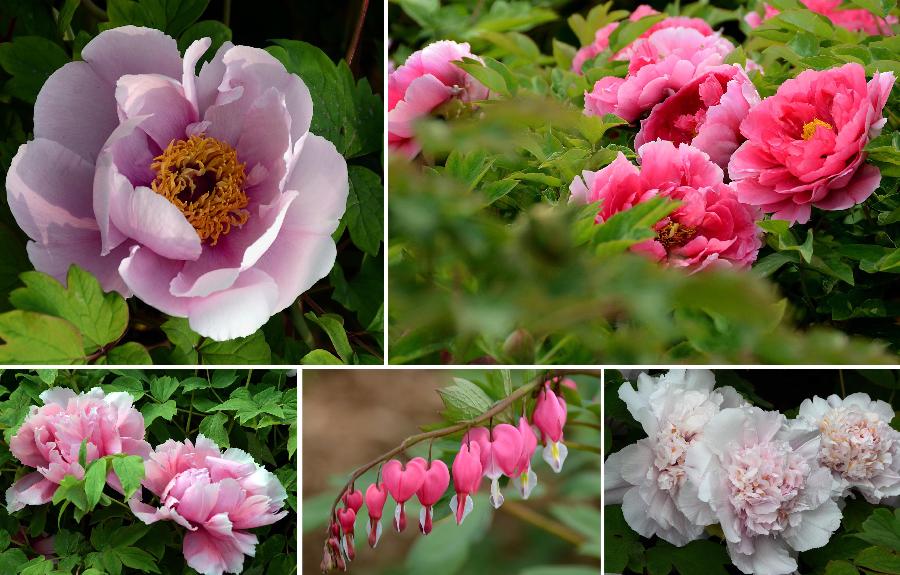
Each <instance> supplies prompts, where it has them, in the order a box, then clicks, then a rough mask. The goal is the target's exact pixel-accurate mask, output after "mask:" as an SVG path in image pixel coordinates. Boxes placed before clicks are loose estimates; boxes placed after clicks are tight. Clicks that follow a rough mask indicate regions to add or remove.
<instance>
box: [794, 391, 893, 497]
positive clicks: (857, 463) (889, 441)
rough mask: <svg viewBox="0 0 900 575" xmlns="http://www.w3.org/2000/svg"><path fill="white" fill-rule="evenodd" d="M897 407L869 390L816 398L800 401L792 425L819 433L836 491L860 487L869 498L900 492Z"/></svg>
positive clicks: (821, 457) (822, 456)
mask: <svg viewBox="0 0 900 575" xmlns="http://www.w3.org/2000/svg"><path fill="white" fill-rule="evenodd" d="M893 418H894V409H893V408H892V407H891V405H890V404H889V403H887V402H884V401H873V400H872V399H871V398H870V397H869V396H868V394H865V393H854V394H851V395H848V396H847V397H846V398H844V399H841V398H840V397H838V396H837V395H832V396H830V397H828V399H822V398H821V397H818V396H816V397H813V398H812V399H807V400H804V401H803V403H802V404H800V413H799V414H798V415H797V419H796V420H795V421H794V422H792V423H793V426H792V427H793V428H794V429H798V430H802V431H807V432H811V433H816V434H819V435H820V437H821V447H820V448H819V462H820V463H821V464H822V465H824V466H825V467H827V468H828V469H830V470H831V472H832V475H833V476H834V479H835V482H836V486H837V495H839V496H840V497H844V496H846V495H848V494H849V492H850V490H851V489H856V490H857V491H859V492H860V493H861V494H862V495H863V497H865V498H866V501H868V502H869V503H881V501H882V500H883V499H886V498H888V497H892V496H896V495H900V432H898V431H896V430H894V429H893V428H892V427H891V420H892V419H893Z"/></svg>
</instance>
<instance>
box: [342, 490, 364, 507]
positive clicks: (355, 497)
mask: <svg viewBox="0 0 900 575" xmlns="http://www.w3.org/2000/svg"><path fill="white" fill-rule="evenodd" d="M341 501H343V502H344V506H345V507H349V508H350V509H352V510H353V511H355V512H357V513H359V508H360V507H362V504H363V494H362V491H360V490H358V489H354V488H353V487H350V489H349V490H347V491H345V492H344V496H343V497H341Z"/></svg>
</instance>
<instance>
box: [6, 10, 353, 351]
mask: <svg viewBox="0 0 900 575" xmlns="http://www.w3.org/2000/svg"><path fill="white" fill-rule="evenodd" d="M210 44H211V40H210V39H209V38H202V39H199V40H196V41H194V42H193V43H192V44H191V45H190V46H189V47H188V48H187V50H186V51H185V54H184V57H183V58H182V56H181V53H180V52H179V49H178V45H177V43H176V41H175V39H174V38H171V37H169V36H166V35H165V34H164V33H162V32H160V31H158V30H154V29H151V28H139V27H134V26H123V27H119V28H112V29H109V30H105V31H103V32H101V33H100V34H98V35H97V36H96V37H95V38H94V39H93V40H91V41H90V42H88V43H87V45H85V46H84V48H83V50H82V51H81V57H82V59H81V60H78V61H75V62H69V63H68V64H66V65H64V66H63V67H62V68H60V69H59V70H57V71H56V72H54V73H53V74H52V75H51V76H50V77H49V78H48V79H47V82H46V83H45V84H44V86H43V87H42V88H41V91H40V93H39V94H38V96H37V102H36V103H35V107H34V136H35V138H34V140H32V141H30V142H28V143H26V144H23V145H22V146H21V147H20V148H19V151H18V153H17V154H16V156H15V158H13V160H12V165H11V166H10V168H9V172H8V173H7V177H6V189H7V199H8V202H9V207H10V210H11V211H12V214H13V216H14V217H15V219H16V222H17V223H18V224H19V226H20V227H21V228H22V230H23V231H24V232H25V233H26V234H27V235H28V236H29V238H31V241H30V242H29V243H28V256H29V258H30V259H31V262H32V263H33V264H34V267H35V269H37V270H39V271H42V272H45V273H47V274H50V275H52V276H54V277H55V278H57V279H59V280H60V281H62V282H65V281H66V273H67V270H68V268H69V266H70V265H72V264H77V265H78V266H80V267H82V268H85V269H86V270H88V271H90V272H91V273H92V274H94V275H95V276H96V277H97V279H98V280H99V281H100V283H101V284H102V286H103V288H104V289H106V290H115V291H118V292H120V293H121V294H122V295H123V296H126V297H128V296H131V295H136V296H137V297H138V298H140V299H141V300H142V301H143V302H145V303H147V304H148V305H151V306H153V307H155V308H156V309H158V310H160V311H162V312H163V313H166V314H169V315H172V316H177V317H185V318H188V321H189V323H190V326H191V328H192V329H193V330H194V331H196V332H198V333H200V334H201V335H204V336H207V337H210V338H212V339H215V340H227V339H232V338H236V337H241V336H248V335H250V334H252V333H253V332H255V331H256V330H257V329H259V328H260V327H262V325H263V324H265V323H266V321H268V319H269V318H270V317H271V316H272V315H273V314H275V313H277V312H279V311H281V310H283V309H284V308H286V307H288V306H290V305H291V304H293V303H294V301H295V300H296V299H297V298H298V297H299V296H300V294H301V293H303V292H304V291H306V290H307V289H309V288H310V287H311V286H312V285H313V284H314V283H315V282H316V281H318V280H319V279H321V278H322V277H324V276H326V275H328V272H329V271H330V270H331V268H332V266H333V265H334V260H335V255H336V248H335V242H334V240H333V239H332V237H331V234H332V233H333V232H334V231H335V229H337V227H338V223H339V222H340V219H341V217H342V215H343V213H344V209H345V207H346V203H347V195H348V190H349V182H348V179H347V165H346V161H345V160H344V158H343V157H342V156H341V155H340V154H339V153H338V151H337V150H336V149H335V147H334V145H333V144H332V143H331V142H329V141H327V140H326V139H324V138H322V137H320V136H317V135H315V134H312V133H310V132H309V127H310V122H311V119H312V116H313V106H312V99H311V98H310V94H309V90H308V89H307V87H306V85H305V84H304V83H303V81H302V80H301V79H300V78H299V77H298V76H296V75H294V74H290V73H288V72H287V70H285V67H284V66H283V65H282V64H281V62H279V61H278V60H277V59H275V57H273V56H272V55H271V54H269V53H268V52H266V51H265V50H262V49H258V48H251V47H248V46H234V45H232V44H231V43H230V42H225V43H224V44H223V45H222V46H221V48H219V50H218V51H217V52H216V54H215V56H214V57H213V58H212V60H211V61H209V62H207V63H205V64H204V65H203V66H202V67H201V69H200V72H199V73H197V72H196V65H197V63H198V61H199V60H200V58H201V57H202V56H203V54H204V53H205V52H206V50H207V49H208V48H209V47H210Z"/></svg>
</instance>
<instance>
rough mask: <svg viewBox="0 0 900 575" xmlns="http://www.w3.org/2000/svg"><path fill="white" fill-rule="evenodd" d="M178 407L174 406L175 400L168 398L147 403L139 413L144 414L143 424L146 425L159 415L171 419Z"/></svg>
mask: <svg viewBox="0 0 900 575" xmlns="http://www.w3.org/2000/svg"><path fill="white" fill-rule="evenodd" d="M177 411H178V408H177V407H176V406H175V400H173V399H170V400H169V401H166V402H165V403H147V404H144V406H143V407H142V408H141V415H143V416H144V424H145V425H147V426H148V427H149V426H150V424H151V423H153V421H154V420H155V419H156V418H157V417H161V418H163V419H165V420H166V421H172V418H173V417H175V413H176V412H177Z"/></svg>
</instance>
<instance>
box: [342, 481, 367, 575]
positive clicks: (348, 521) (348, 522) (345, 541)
mask: <svg viewBox="0 0 900 575" xmlns="http://www.w3.org/2000/svg"><path fill="white" fill-rule="evenodd" d="M357 493H359V492H357ZM361 495H362V494H361V493H360V496H361ZM337 519H338V523H340V524H341V531H343V532H344V537H343V538H342V539H341V545H342V546H343V549H344V553H346V554H347V557H348V558H349V559H350V560H351V561H353V560H354V559H356V549H354V547H353V532H354V525H355V524H356V511H354V510H353V508H350V507H347V508H344V509H338V510H337Z"/></svg>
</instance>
